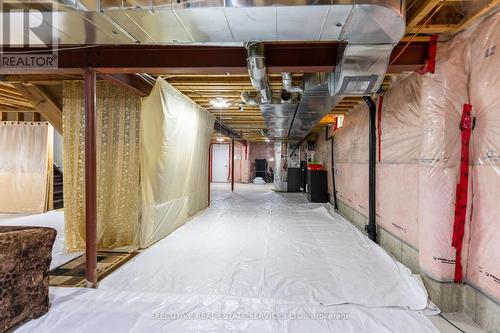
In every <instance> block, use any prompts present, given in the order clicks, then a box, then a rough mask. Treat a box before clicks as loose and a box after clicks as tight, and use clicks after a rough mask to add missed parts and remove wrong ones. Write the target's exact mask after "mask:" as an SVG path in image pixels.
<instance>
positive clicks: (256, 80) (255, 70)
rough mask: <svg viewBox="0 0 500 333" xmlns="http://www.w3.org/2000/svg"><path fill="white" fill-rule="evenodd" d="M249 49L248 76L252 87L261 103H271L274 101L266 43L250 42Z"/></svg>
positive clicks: (247, 47)
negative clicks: (265, 49) (265, 50)
mask: <svg viewBox="0 0 500 333" xmlns="http://www.w3.org/2000/svg"><path fill="white" fill-rule="evenodd" d="M245 48H246V49H247V54H248V56H247V66H248V75H249V76H250V81H252V85H253V87H254V88H255V89H257V91H258V92H259V95H260V103H262V104H266V103H270V102H271V99H272V95H271V87H270V86H269V79H268V77H267V68H266V58H265V56H264V43H259V42H248V43H246V45H245Z"/></svg>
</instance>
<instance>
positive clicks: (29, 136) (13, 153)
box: [0, 121, 53, 213]
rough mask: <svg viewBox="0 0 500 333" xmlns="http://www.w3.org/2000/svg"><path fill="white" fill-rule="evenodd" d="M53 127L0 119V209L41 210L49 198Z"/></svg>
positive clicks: (11, 210) (20, 211) (15, 210)
mask: <svg viewBox="0 0 500 333" xmlns="http://www.w3.org/2000/svg"><path fill="white" fill-rule="evenodd" d="M52 135H53V129H52V126H50V125H48V123H44V122H43V123H38V122H37V123H32V122H10V121H9V122H0V197H1V199H0V212H1V213H42V212H44V211H45V210H46V209H47V208H48V207H49V203H50V202H51V200H50V193H52V191H51V190H50V186H49V185H50V184H51V178H52Z"/></svg>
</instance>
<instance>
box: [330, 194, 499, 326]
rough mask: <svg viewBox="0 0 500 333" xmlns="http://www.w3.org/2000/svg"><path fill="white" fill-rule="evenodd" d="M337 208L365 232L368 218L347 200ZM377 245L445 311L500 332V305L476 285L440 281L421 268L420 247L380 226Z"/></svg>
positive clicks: (339, 202)
mask: <svg viewBox="0 0 500 333" xmlns="http://www.w3.org/2000/svg"><path fill="white" fill-rule="evenodd" d="M337 205H338V207H337V210H338V212H339V213H341V214H342V215H344V216H345V217H346V218H347V219H348V220H349V221H350V222H351V223H352V224H353V225H355V226H356V227H357V228H358V229H360V230H361V231H362V232H363V233H366V232H365V225H366V224H367V223H368V218H367V217H366V216H365V215H363V214H362V213H360V212H359V211H357V210H355V209H353V208H352V207H350V206H349V205H347V204H346V203H344V202H342V201H340V200H337ZM377 237H378V244H379V245H380V246H381V247H382V248H383V249H385V250H386V251H387V252H389V253H390V254H391V255H392V256H393V257H394V258H395V259H396V260H398V261H400V262H401V263H403V264H404V265H405V266H407V267H408V268H410V269H411V271H412V272H413V273H415V274H420V276H421V277H422V280H423V282H424V285H425V287H426V288H427V292H428V293H429V298H430V299H431V300H432V302H434V303H435V304H436V305H437V306H439V308H440V309H441V311H442V312H445V313H449V312H462V313H463V314H465V315H466V316H467V317H469V318H470V319H472V320H473V321H475V322H476V323H477V324H478V325H479V326H481V327H482V328H483V329H484V330H486V331H488V332H500V316H499V315H498V314H500V305H499V304H497V303H496V302H495V301H493V300H491V299H490V298H488V297H487V296H485V295H484V294H482V293H481V292H480V291H478V290H477V289H475V288H474V286H471V285H467V284H457V283H452V282H438V281H436V280H434V279H432V278H431V277H429V276H428V275H426V274H425V272H421V271H420V266H419V263H418V250H416V249H415V248H414V247H412V246H410V245H408V244H406V243H405V242H403V241H402V240H400V239H399V238H397V237H395V236H394V235H392V234H391V233H389V232H387V231H386V230H384V229H383V228H381V227H378V228H377Z"/></svg>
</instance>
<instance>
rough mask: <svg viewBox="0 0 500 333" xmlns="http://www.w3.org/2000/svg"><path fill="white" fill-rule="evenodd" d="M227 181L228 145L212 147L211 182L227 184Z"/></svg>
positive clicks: (217, 144)
mask: <svg viewBox="0 0 500 333" xmlns="http://www.w3.org/2000/svg"><path fill="white" fill-rule="evenodd" d="M228 180H229V145H228V144H224V143H216V144H213V145H212V182H214V183H227V182H228Z"/></svg>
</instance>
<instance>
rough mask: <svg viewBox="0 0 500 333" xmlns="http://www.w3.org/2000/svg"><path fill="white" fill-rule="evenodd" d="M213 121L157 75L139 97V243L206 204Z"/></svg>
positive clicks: (145, 242) (165, 232)
mask: <svg viewBox="0 0 500 333" xmlns="http://www.w3.org/2000/svg"><path fill="white" fill-rule="evenodd" d="M214 121H215V118H214V116H213V115H211V114H210V113H209V112H207V111H206V110H205V109H203V108H202V107H200V106H198V105H197V104H196V103H194V102H193V101H192V100H190V99H189V98H188V97H186V96H184V95H183V94H182V93H180V92H179V91H178V90H176V89H175V88H174V87H172V86H171V85H170V84H168V83H167V82H166V81H165V80H163V79H162V78H159V79H158V80H157V81H156V84H155V86H154V88H153V90H152V91H151V94H150V95H149V96H148V97H147V98H145V99H144V100H143V103H142V113H141V155H140V163H141V200H142V221H141V230H140V245H141V247H147V246H149V245H151V244H152V243H154V242H156V241H158V240H159V239H161V238H162V237H164V236H166V235H168V234H169V233H171V232H172V231H173V230H175V229H176V228H178V227H179V226H181V225H182V224H184V223H185V222H186V221H187V219H188V217H189V216H193V215H195V214H196V213H198V212H199V211H200V210H202V209H203V208H205V207H207V206H208V162H209V161H208V149H209V145H210V138H211V134H212V131H213V126H214Z"/></svg>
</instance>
